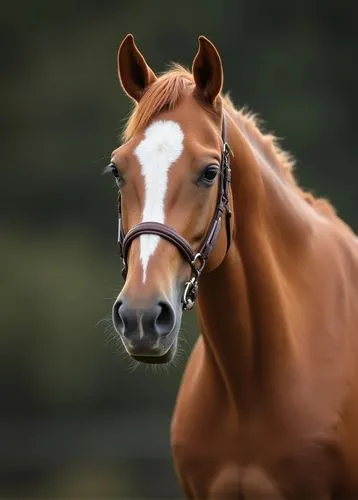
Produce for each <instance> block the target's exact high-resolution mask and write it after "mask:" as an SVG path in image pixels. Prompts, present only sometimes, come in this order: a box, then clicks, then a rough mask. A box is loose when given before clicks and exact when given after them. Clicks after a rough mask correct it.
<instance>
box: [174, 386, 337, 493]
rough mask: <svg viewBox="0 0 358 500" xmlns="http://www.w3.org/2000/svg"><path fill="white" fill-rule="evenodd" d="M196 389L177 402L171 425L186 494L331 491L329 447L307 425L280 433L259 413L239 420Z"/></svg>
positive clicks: (176, 461)
mask: <svg viewBox="0 0 358 500" xmlns="http://www.w3.org/2000/svg"><path fill="white" fill-rule="evenodd" d="M200 394H203V393H200V392H199V393H198V395H197V397H196V399H191V400H188V399H187V400H186V401H182V402H181V404H179V406H177V409H176V412H175V414H174V419H173V425H172V448H173V456H174V461H175V465H176V468H177V471H178V474H179V477H180V479H181V482H182V485H183V488H184V491H185V492H186V494H187V497H189V498H208V499H216V498H217V499H219V498H220V499H221V498H228V499H229V498H238V497H240V498H241V496H242V497H243V498H245V499H247V498H248V499H251V498H252V499H255V500H256V499H257V498H275V499H279V498H291V496H290V495H292V494H295V493H296V492H297V493H298V492H299V493H302V495H304V496H305V497H307V498H311V497H312V498H317V497H318V496H320V495H324V494H325V493H326V492H328V491H330V486H329V484H330V474H331V470H332V467H333V464H334V461H335V460H336V456H335V455H334V450H332V449H331V448H330V447H329V446H326V445H325V444H324V443H317V442H314V441H313V440H310V439H309V434H308V429H307V434H303V435H302V436H301V437H300V438H298V437H297V436H296V435H294V434H292V437H290V436H289V435H287V436H285V435H284V429H282V435H281V436H280V435H279V433H278V432H277V430H276V431H274V430H273V429H272V428H269V427H270V426H267V424H266V423H265V418H264V417H263V416H262V415H256V416H252V417H251V418H250V419H249V421H248V422H245V421H244V420H241V421H240V420H239V419H237V418H235V415H233V413H232V412H231V410H230V408H229V407H223V406H221V407H219V408H218V407H217V406H215V405H213V404H212V402H211V401H210V398H209V399H208V398H205V404H204V398H202V396H200ZM306 438H307V439H306ZM332 451H333V454H332ZM240 495H241V496H240ZM310 495H311V496H310ZM312 495H313V496H312Z"/></svg>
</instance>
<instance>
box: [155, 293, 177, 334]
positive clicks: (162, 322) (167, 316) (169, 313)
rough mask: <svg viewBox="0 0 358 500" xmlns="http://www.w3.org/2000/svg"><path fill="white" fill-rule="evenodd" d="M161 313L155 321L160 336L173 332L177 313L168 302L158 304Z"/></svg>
mask: <svg viewBox="0 0 358 500" xmlns="http://www.w3.org/2000/svg"><path fill="white" fill-rule="evenodd" d="M158 306H159V308H160V311H159V313H158V316H157V317H156V319H155V330H156V332H157V333H158V334H159V335H165V334H168V333H170V332H171V331H172V329H173V328H174V324H175V312H174V309H173V308H172V306H171V305H170V304H169V303H168V302H164V301H161V302H159V303H158Z"/></svg>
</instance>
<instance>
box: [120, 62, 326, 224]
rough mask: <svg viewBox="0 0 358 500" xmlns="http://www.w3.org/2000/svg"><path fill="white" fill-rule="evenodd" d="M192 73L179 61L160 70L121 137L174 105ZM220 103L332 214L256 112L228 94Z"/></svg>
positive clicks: (187, 88)
mask: <svg viewBox="0 0 358 500" xmlns="http://www.w3.org/2000/svg"><path fill="white" fill-rule="evenodd" d="M194 86H195V84H194V78H193V75H192V74H191V73H190V71H188V70H187V69H186V68H184V67H183V66H181V65H179V64H173V65H172V66H171V68H170V69H169V71H167V72H165V73H163V74H162V75H161V76H160V77H159V78H158V79H157V80H156V82H155V83H153V84H152V85H151V86H150V87H149V88H148V89H147V91H146V92H145V94H144V95H143V97H142V99H141V100H140V102H139V103H138V104H136V106H135V108H134V110H133V112H132V113H131V115H130V117H129V119H128V122H127V124H126V127H125V129H124V131H123V140H124V141H128V140H129V139H130V138H131V137H133V135H134V134H135V133H136V132H137V131H138V130H139V129H143V128H145V127H146V126H147V125H148V123H149V122H150V120H151V119H152V118H153V117H154V116H156V115H158V114H159V113H160V112H161V111H164V110H172V109H174V108H176V107H177V106H178V105H179V104H180V102H181V101H182V99H183V98H184V97H185V96H187V95H188V94H190V93H191V92H192V90H193V88H194ZM221 99H222V102H223V106H224V108H225V109H226V110H227V112H228V113H229V114H230V115H231V116H232V117H233V118H234V120H235V121H236V123H237V125H238V126H239V128H240V129H241V130H242V131H243V132H245V135H246V136H247V137H248V139H251V140H252V141H254V143H255V144H257V145H258V146H259V147H260V150H261V151H262V153H263V154H264V156H265V157H266V159H267V160H268V162H269V163H270V164H271V165H272V166H273V167H274V168H275V169H276V170H277V171H281V172H282V174H283V176H284V178H285V179H286V180H287V181H288V182H289V183H291V184H293V185H294V186H295V187H297V190H298V191H299V192H300V194H301V196H302V197H303V198H304V199H305V200H306V201H307V202H308V203H309V204H310V205H313V206H314V207H315V208H316V209H318V210H319V211H320V212H324V213H325V214H326V215H333V214H335V210H334V208H333V206H332V205H331V204H330V203H329V202H328V201H326V200H325V199H322V198H315V196H314V195H313V194H312V193H309V192H305V191H303V190H302V189H301V188H300V187H299V186H298V185H297V183H296V179H295V177H294V175H293V169H294V166H295V160H294V158H293V157H292V155H291V154H290V153H288V152H287V151H284V150H283V149H282V148H281V147H280V146H279V144H278V139H277V138H276V137H275V136H274V135H273V134H270V133H263V132H262V130H261V129H260V122H259V120H258V118H257V116H256V115H255V114H253V113H250V112H249V111H248V110H246V109H245V108H242V109H240V110H238V109H236V107H235V106H234V104H233V102H232V101H231V99H230V97H229V96H228V95H222V96H221Z"/></svg>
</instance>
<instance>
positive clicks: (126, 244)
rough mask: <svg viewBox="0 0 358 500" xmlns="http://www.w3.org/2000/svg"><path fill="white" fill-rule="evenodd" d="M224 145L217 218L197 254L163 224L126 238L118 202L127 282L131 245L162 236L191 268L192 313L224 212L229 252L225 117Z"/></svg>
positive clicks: (136, 229)
mask: <svg viewBox="0 0 358 500" xmlns="http://www.w3.org/2000/svg"><path fill="white" fill-rule="evenodd" d="M221 136H222V141H223V151H222V154H221V162H220V178H219V182H220V184H219V189H218V197H217V202H216V208H215V213H214V217H213V219H212V221H211V223H210V226H209V229H208V231H207V233H206V236H205V238H204V240H203V242H202V244H201V246H200V247H199V249H198V250H196V251H195V250H193V248H192V247H191V245H190V244H189V243H188V241H187V240H186V239H185V238H183V236H181V235H180V234H179V233H177V231H175V229H173V228H172V227H170V226H167V225H166V224H162V223H160V222H141V223H139V224H136V225H135V226H133V227H132V228H131V229H130V230H129V231H128V232H127V234H124V231H123V228H122V224H121V218H122V217H121V216H122V213H121V197H120V194H119V201H118V215H119V230H118V246H119V250H120V254H121V257H122V260H123V270H122V274H123V277H124V278H126V275H127V261H128V253H129V248H130V246H131V243H132V241H133V240H134V239H135V238H138V236H141V235H142V234H154V235H156V236H160V237H161V238H164V239H165V240H167V241H169V242H170V243H172V244H173V245H174V246H176V247H177V249H178V250H179V252H180V253H181V255H182V256H183V258H184V259H185V260H186V261H187V262H188V263H189V265H190V266H191V268H192V276H191V279H190V280H189V281H187V282H186V283H185V289H184V293H183V298H182V304H183V309H185V310H189V309H191V308H192V307H193V305H194V303H195V299H196V296H197V293H198V285H199V278H200V275H201V273H202V271H203V269H204V267H205V265H206V262H207V260H208V257H209V255H210V253H211V251H212V249H213V248H214V246H215V243H216V240H217V237H218V235H219V231H220V227H221V220H222V217H223V213H224V212H225V224H226V237H227V249H226V252H227V251H228V250H229V247H230V244H231V221H230V219H231V211H230V205H229V184H230V182H231V169H230V161H229V159H230V158H229V157H230V153H231V150H230V147H229V145H228V143H227V142H226V141H227V123H226V116H225V114H224V115H223V122H222V133H221Z"/></svg>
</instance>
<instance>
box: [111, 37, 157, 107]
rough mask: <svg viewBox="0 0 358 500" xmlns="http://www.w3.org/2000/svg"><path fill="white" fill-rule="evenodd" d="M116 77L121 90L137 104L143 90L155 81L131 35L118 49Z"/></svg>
mask: <svg viewBox="0 0 358 500" xmlns="http://www.w3.org/2000/svg"><path fill="white" fill-rule="evenodd" d="M118 76H119V80H120V82H121V85H122V88H123V90H124V91H125V92H126V94H127V95H129V97H131V98H132V99H134V100H135V101H137V102H138V101H140V99H141V98H142V95H143V94H144V91H145V89H146V88H147V87H149V86H150V85H151V84H152V83H153V82H155V80H156V79H157V77H156V76H155V74H154V72H153V71H152V70H151V69H150V67H149V66H148V64H147V63H146V61H145V59H144V57H143V55H142V54H141V52H140V51H139V49H138V47H137V46H136V44H135V43H134V37H133V35H131V34H129V35H127V36H126V37H125V38H124V40H123V41H122V43H121V46H120V47H119V51H118Z"/></svg>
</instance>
